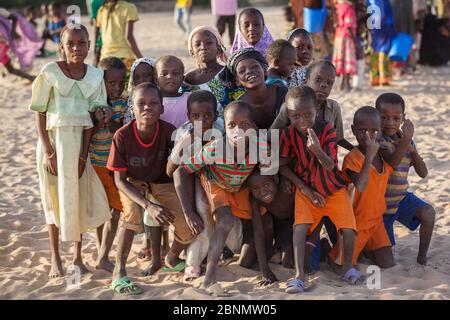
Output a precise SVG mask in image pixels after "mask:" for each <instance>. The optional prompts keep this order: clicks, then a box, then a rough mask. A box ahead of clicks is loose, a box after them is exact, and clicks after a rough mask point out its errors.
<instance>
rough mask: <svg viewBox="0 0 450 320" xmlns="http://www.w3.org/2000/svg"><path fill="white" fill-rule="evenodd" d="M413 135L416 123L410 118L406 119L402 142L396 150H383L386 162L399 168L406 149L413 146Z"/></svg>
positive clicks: (403, 126)
mask: <svg viewBox="0 0 450 320" xmlns="http://www.w3.org/2000/svg"><path fill="white" fill-rule="evenodd" d="M413 135H414V125H413V123H412V122H411V121H410V120H408V119H405V121H404V122H403V125H402V138H401V139H400V142H399V144H398V146H397V148H396V149H395V151H393V152H391V151H390V150H388V149H383V150H382V155H383V158H384V160H386V162H387V163H389V164H390V166H391V167H393V168H397V166H398V165H399V164H400V162H401V161H402V159H403V157H404V156H405V153H406V151H408V149H409V147H410V146H411V140H412V137H413Z"/></svg>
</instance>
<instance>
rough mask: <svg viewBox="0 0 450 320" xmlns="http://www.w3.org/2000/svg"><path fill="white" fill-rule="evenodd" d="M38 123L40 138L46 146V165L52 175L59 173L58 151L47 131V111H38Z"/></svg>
mask: <svg viewBox="0 0 450 320" xmlns="http://www.w3.org/2000/svg"><path fill="white" fill-rule="evenodd" d="M36 125H37V128H38V134H39V140H40V141H41V143H42V146H43V147H44V155H45V162H44V166H45V167H46V169H47V171H48V172H50V173H51V174H52V175H54V176H57V175H58V163H57V161H56V151H55V150H54V149H53V147H52V145H51V143H50V139H49V137H48V131H47V128H46V127H47V115H46V113H45V112H36Z"/></svg>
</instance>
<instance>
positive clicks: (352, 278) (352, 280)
mask: <svg viewBox="0 0 450 320" xmlns="http://www.w3.org/2000/svg"><path fill="white" fill-rule="evenodd" d="M342 280H344V281H345V282H347V283H348V284H351V285H353V286H357V285H363V284H365V283H366V276H364V275H363V274H362V273H361V272H359V271H358V270H356V269H355V268H350V269H348V271H347V272H346V273H345V275H344V276H343V277H342Z"/></svg>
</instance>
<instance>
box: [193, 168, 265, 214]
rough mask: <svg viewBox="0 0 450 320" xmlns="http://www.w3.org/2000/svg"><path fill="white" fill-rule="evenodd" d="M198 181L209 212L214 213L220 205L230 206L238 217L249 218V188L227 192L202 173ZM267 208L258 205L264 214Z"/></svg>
mask: <svg viewBox="0 0 450 320" xmlns="http://www.w3.org/2000/svg"><path fill="white" fill-rule="evenodd" d="M200 182H201V184H202V187H203V189H204V190H205V193H206V197H207V198H208V202H209V206H210V209H211V213H214V212H215V211H216V210H217V209H219V208H221V207H230V208H231V213H232V214H233V215H234V216H235V217H238V218H240V219H244V220H251V219H252V208H251V206H250V198H249V197H250V188H244V189H241V191H239V192H237V193H232V192H228V191H226V190H224V189H222V188H220V187H219V186H217V185H216V184H215V183H214V182H212V181H209V180H208V179H207V178H206V177H205V176H204V175H201V176H200ZM266 211H267V210H266V209H265V208H264V207H260V213H261V214H264V213H265V212H266Z"/></svg>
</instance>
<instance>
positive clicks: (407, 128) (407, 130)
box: [402, 119, 414, 140]
mask: <svg viewBox="0 0 450 320" xmlns="http://www.w3.org/2000/svg"><path fill="white" fill-rule="evenodd" d="M402 133H403V138H404V139H408V140H411V139H412V138H413V136H414V124H413V123H412V122H411V120H409V119H405V121H403V125H402Z"/></svg>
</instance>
